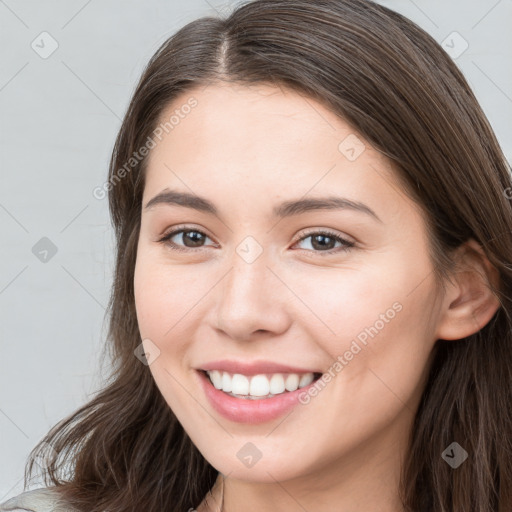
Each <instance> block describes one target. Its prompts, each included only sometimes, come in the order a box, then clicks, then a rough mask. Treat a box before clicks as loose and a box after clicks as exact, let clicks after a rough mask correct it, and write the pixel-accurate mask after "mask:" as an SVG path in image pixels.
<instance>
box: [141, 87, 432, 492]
mask: <svg viewBox="0 0 512 512" xmlns="http://www.w3.org/2000/svg"><path fill="white" fill-rule="evenodd" d="M191 98H193V100H192V101H193V102H194V104H195V106H194V107H193V108H190V109H189V108H183V106H184V105H187V104H192V103H191ZM176 109H181V112H182V113H183V112H187V113H186V114H182V115H181V116H179V123H176V124H174V125H173V129H172V130H168V133H167V134H165V135H164V136H163V137H162V140H161V141H159V142H158V143H157V145H156V146H155V147H154V148H153V149H152V150H151V154H150V159H149V166H148V169H147V175H146V182H145V190H144V196H143V211H142V217H141V230H140V238H139V243H138V249H137V251H138V252H137V262H136V268H135V281H134V285H135V299H136V309H137V317H138V323H139V328H140V333H141V337H142V339H143V340H144V347H145V348H146V349H147V351H148V352H150V354H153V356H155V355H156V357H154V359H153V361H152V362H151V364H150V365H149V370H150V371H151V373H152V375H153V377H154V379H155V381H156V384H157V386H158V388H159V390H160V391H161V393H162V395H163V397H164V398H165V400H166V402H167V403H168V404H169V406H170V407H171V409H172V410H173V412H174V413H175V415H176V416H177V418H178V419H179V421H180V422H181V424H182V425H183V427H184V429H185V430H186V432H187V433H188V435H189V436H190V438H191V439H192V441H193V442H194V444H195V445H196V446H197V447H198V449H199V450H200V451H201V452H202V454H203V455H204V457H205V458H206V459H207V460H208V461H209V462H210V463H211V464H212V465H213V466H214V467H215V468H216V469H217V470H219V471H221V472H222V473H223V474H225V475H228V474H229V475H230V476H231V477H236V478H238V479H241V480H247V481H249V480H250V481H255V482H256V481H257V482H273V481H275V480H279V481H283V480H290V479H298V478H306V477H307V476H308V475H310V476H311V475H320V474H322V473H325V474H324V476H327V478H336V471H337V470H341V468H342V467H343V468H347V467H352V468H357V467H359V466H360V465H361V461H363V460H368V459H371V460H373V461H375V462H378V460H382V461H384V460H390V459H396V457H398V454H399V453H400V447H401V446H402V445H403V443H404V442H405V441H406V439H407V434H408V432H409V429H410V427H411V422H412V420H413V413H414V412H415V410H416V407H417V404H418V401H419V398H420V395H421V392H422V390H423V386H424V383H425V377H426V372H427V369H428V366H429V362H430V356H431V353H432V348H433V346H434V343H435V340H436V325H437V321H438V318H439V300H438V298H439V297H438V292H437V291H436V288H435V281H434V274H433V267H432V263H431V260H430V258H429V251H428V238H427V232H426V225H425V222H424V218H423V216H422V212H421V210H420V208H419V207H418V206H417V205H416V204H414V203H413V202H412V201H411V200H410V199H409V198H408V197H407V196H406V195H405V193H404V192H403V190H402V188H401V187H400V185H399V184H398V181H397V179H396V175H395V171H394V170H393V168H392V167H391V166H390V164H389V162H388V161H387V159H386V158H385V157H383V156H382V155H381V154H379V153H378V152H376V151H375V150H374V149H372V147H371V146H370V145H369V143H368V142H367V141H365V140H364V139H363V138H362V136H360V135H359V134H357V133H356V132H355V131H354V129H352V128H351V127H350V126H349V125H348V124H347V123H346V122H344V121H343V120H342V119H340V118H338V117H337V116H336V115H335V114H333V113H332V112H331V111H329V110H328V109H326V108H325V107H324V106H322V105H321V104H319V103H317V102H315V101H314V100H312V99H310V98H305V97H303V96H301V95H298V94H296V93H294V92H291V91H289V90H282V89H279V88H275V87H272V86H270V85H268V86H267V85H261V84H260V85H258V86H250V87H248V86H233V85H226V84H223V85H220V84H219V85H212V86H209V87H207V88H197V89H194V90H192V91H188V92H187V93H184V94H183V95H182V96H180V97H179V98H177V99H176V100H175V101H174V102H173V103H172V105H170V106H169V108H168V109H167V110H166V112H165V115H164V116H163V118H162V119H163V120H168V119H169V118H170V116H171V115H172V114H173V113H174V111H175V110H176ZM180 194H192V195H194V196H199V197H201V198H203V199H204V200H205V201H201V200H196V201H195V202H194V203H193V204H191V203H190V202H189V203H186V201H185V200H184V199H183V196H180ZM154 198H156V199H155V200H154V201H152V204H151V205H150V206H148V207H146V205H147V203H148V202H149V201H150V200H152V199H154ZM328 200H330V202H329V201H328ZM296 201H303V203H299V204H298V205H295V206H294V205H292V203H293V202H296ZM304 201H306V202H304ZM326 201H327V202H326ZM163 239H165V240H163ZM162 240H163V241H162ZM271 363H273V364H274V366H271ZM212 368H216V369H217V370H218V372H217V373H213V374H212V378H213V380H214V381H216V383H217V384H216V385H214V384H212V383H211V382H210V379H209V378H208V376H207V374H205V372H204V371H202V370H205V369H212ZM223 370H225V373H226V375H224V372H223ZM311 373H312V374H313V376H311V375H310V374H311ZM235 374H237V375H238V377H237V376H234V375H235ZM263 374H264V375H265V377H262V375H263ZM256 375H259V377H257V378H256V379H254V377H255V376H256ZM276 375H277V376H276ZM279 375H280V376H279ZM295 375H297V377H296V376H295ZM319 376H320V378H318V379H317V380H315V381H313V382H310V380H311V378H312V377H313V378H317V377H319ZM253 380H254V381H255V382H256V384H254V383H253ZM297 382H298V384H299V385H302V387H300V388H298V389H297V390H296V391H293V389H294V388H296V386H297ZM222 384H223V385H224V389H225V390H224V391H223V390H222V389H217V388H218V387H220V386H222ZM283 384H284V386H285V391H284V392H281V391H283V389H282V388H283ZM229 386H231V388H230V387H229ZM286 386H288V387H289V388H290V390H287V389H286ZM230 389H231V390H232V391H231V393H232V394H233V391H234V392H235V393H234V394H237V395H238V396H240V395H248V394H250V395H251V396H257V395H261V396H265V395H267V394H269V393H270V394H272V391H273V392H274V396H273V397H270V398H269V397H267V398H261V397H260V398H258V399H255V400H251V399H248V398H241V397H235V396H231V395H230V394H229V390H230ZM271 390H272V391H271ZM374 466H375V465H374ZM377 466H378V464H377V465H376V466H375V467H377Z"/></svg>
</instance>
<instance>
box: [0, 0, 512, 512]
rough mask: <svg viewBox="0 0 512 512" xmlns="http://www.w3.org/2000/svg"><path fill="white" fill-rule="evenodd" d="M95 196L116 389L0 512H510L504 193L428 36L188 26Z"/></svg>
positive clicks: (485, 130) (510, 274)
mask: <svg viewBox="0 0 512 512" xmlns="http://www.w3.org/2000/svg"><path fill="white" fill-rule="evenodd" d="M102 191H104V192H105V193H106V192H108V194H109V201H110V203H109V204H110V209H111V216H112V220H113V224H114V227H115V230H116V236H117V261H116V273H115V280H114V287H113V294H112V300H111V304H110V313H111V315H110V334H109V339H110V341H111V344H112V345H111V346H112V349H113V356H114V357H113V360H114V365H115V368H114V370H113V374H112V379H111V381H110V382H109V383H108V384H107V385H106V387H105V389H104V390H103V391H101V392H100V393H98V395H97V397H95V398H94V399H93V400H92V401H91V402H90V403H88V404H86V405H85V406H83V407H82V408H80V409H79V410H78V411H77V412H76V413H75V414H73V415H72V416H71V417H69V418H66V420H64V421H63V422H61V423H60V424H58V425H57V426H56V427H54V429H52V430H51V431H50V432H49V434H48V435H47V436H46V437H45V439H44V440H43V443H46V444H41V445H38V446H37V447H36V448H35V449H34V450H33V452H32V455H33V456H34V457H35V456H38V457H42V456H44V454H45V453H48V454H49V455H48V460H47V472H46V473H45V476H46V477H47V480H45V481H46V483H47V485H48V486H49V487H48V489H45V490H43V491H32V494H31V495H29V494H28V493H25V494H24V495H20V496H19V497H17V498H14V500H11V501H10V502H8V503H7V504H4V508H1V507H0V510H16V508H14V507H25V510H36V511H37V510H42V506H43V505H40V504H38V503H35V505H34V504H31V502H34V500H38V499H41V498H45V497H49V496H50V494H49V493H53V494H52V495H53V496H54V498H55V499H56V498H58V499H59V502H58V503H57V502H55V501H54V502H53V507H54V510H56V511H58V510H76V511H88V512H96V511H98V512H99V511H104V510H109V511H119V512H120V511H128V510H145V511H155V512H156V511H159V512H160V511H162V510H172V511H177V512H180V511H183V512H185V511H189V510H193V509H196V510H197V511H198V512H213V511H223V512H232V511H238V510H242V509H243V510H246V511H253V510H254V511H255V510H258V511H267V510H274V511H277V510H278V511H282V512H285V511H292V510H310V511H313V510H315V511H332V510H351V511H363V510H364V511H367V510H379V511H381V512H397V511H411V512H412V511H421V512H423V511H435V512H441V511H465V512H467V511H482V510H486V511H487V510H489V511H490V510H492V511H497V512H498V511H499V512H502V511H505V510H510V507H511V505H512V468H511V466H512V464H511V463H512V442H511V439H512V413H511V411H510V407H509V404H510V403H511V400H512V387H511V383H512V375H511V368H512V355H511V354H512V351H511V348H512V323H511V313H512V301H511V297H512V235H511V227H512V207H511V203H510V199H509V198H510V197H511V194H510V192H511V191H512V182H511V177H510V174H509V168H508V166H507V163H506V161H505V158H504V156H503V154H502V152H501V150H500V147H499V145H498V143H497V141H496V138H495V136H494V134H493V132H492V130H491V128H490V126H489V124H488V122H487V120H486V118H485V116H484V114H483V113H482V111H481V109H480V107H479V105H478V103H477V101H476V99H475V97H474V95H473V94H472V92H471V90H470V88H469V87H468V85H467V83H466V81H465V80H464V78H463V77H462V75H461V73H460V72H459V70H458V69H457V67H456V66H455V64H454V63H453V62H452V61H451V59H450V57H449V56H448V55H446V54H445V53H444V52H443V50H442V49H441V48H440V47H439V45H438V44H437V43H436V42H435V41H434V40H433V39H432V38H431V37H430V36H428V35H427V34H426V33H425V32H424V31H422V30H421V29H420V28H418V27H417V26H416V25H415V24H413V23H411V22H410V21H408V20H406V19H405V18H403V17H402V16H400V15H398V14H396V13H394V12H392V11H390V10H388V9H386V8H384V7H381V6H379V5H376V4H373V3H370V2H368V1H365V0H324V1H322V2H314V3H313V2H307V1H306V0H256V1H253V2H251V3H247V4H246V5H243V6H241V7H239V8H238V9H237V10H236V11H235V12H233V14H231V15H230V16H229V18H228V19H226V20H222V19H217V18H203V19H200V20H197V21H195V22H193V23H190V24H189V25H187V26H186V27H184V28H183V29H181V30H180V31H179V32H178V33H177V34H176V35H174V36H173V37H172V38H170V39H169V40H168V41H167V42H166V43H164V44H163V45H162V47H161V48H160V49H159V50H158V51H157V53H156V54H155V55H154V56H153V57H152V59H151V60H150V62H149V64H148V66H147V68H146V69H145V71H144V73H143V76H142V77H141V80H140V82H139V84H138V87H137V89H136V91H135V93H134V96H133V98H132V101H131V104H130V106H129V109H128V112H127V114H126V116H125V119H124V121H123V124H122V126H121V129H120V132H119V135H118V138H117V141H116V145H115V149H114V152H113V155H112V160H111V165H110V175H109V179H108V181H107V182H106V183H105V186H104V187H102V188H101V189H100V190H98V191H97V193H98V194H100V193H102ZM50 448H51V450H50ZM66 464H70V465H71V467H72V468H73V475H72V476H71V477H69V476H65V475H66V473H65V465H66ZM32 471H33V460H31V461H30V463H29V465H28V466H27V472H26V478H27V475H30V474H31V472H32ZM43 492H44V493H46V494H44V495H43V494H42V493H43ZM16 500H17V501H16ZM23 500H26V503H27V504H23ZM9 503H10V504H9ZM9 507H10V508H9ZM30 507H32V508H30Z"/></svg>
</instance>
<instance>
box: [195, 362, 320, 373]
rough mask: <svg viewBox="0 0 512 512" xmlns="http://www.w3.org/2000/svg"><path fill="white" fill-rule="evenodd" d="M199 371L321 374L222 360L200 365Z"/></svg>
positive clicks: (289, 367) (287, 367)
mask: <svg viewBox="0 0 512 512" xmlns="http://www.w3.org/2000/svg"><path fill="white" fill-rule="evenodd" d="M199 370H204V371H209V370H219V371H226V372H228V373H231V374H235V373H239V374H242V375H247V376H251V375H259V374H263V373H321V372H319V371H316V370H312V369H308V368H299V367H297V366H288V365H284V364H279V363H275V362H273V361H252V362H243V361H231V360H228V359H223V360H219V361H212V362H210V363H205V364H203V365H201V367H200V368H199Z"/></svg>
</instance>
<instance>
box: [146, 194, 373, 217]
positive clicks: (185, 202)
mask: <svg viewBox="0 0 512 512" xmlns="http://www.w3.org/2000/svg"><path fill="white" fill-rule="evenodd" d="M160 204H165V205H177V206H183V207H186V208H192V209H194V210H198V211H200V212H204V213H209V214H211V215H215V216H219V211H218V209H217V207H216V206H215V205H214V204H213V203H212V202H211V201H209V200H208V199H205V198H204V197H200V196H197V195H195V194H189V193H188V192H178V191H175V190H169V189H164V190H162V192H160V193H159V194H157V195H156V196H155V197H153V198H152V199H150V200H149V201H148V202H147V204H146V206H145V209H147V208H151V207H152V206H156V205H160ZM343 209H346V210H354V211H358V212H362V213H365V214H367V215H369V216H371V217H373V218H374V219H375V220H377V221H379V222H381V223H382V220H381V219H380V218H379V216H378V215H377V214H376V213H375V212H374V211H373V210H372V209H371V208H370V207H369V206H367V205H365V204H364V203H361V202H359V201H352V200H351V199H346V198H343V197H336V196H328V197H318V198H308V199H297V200H292V201H284V202H282V203H281V204H278V205H277V206H275V207H274V209H273V211H272V214H273V216H274V217H278V218H280V219H282V218H285V217H291V216H294V215H300V214H301V213H305V212H308V211H312V210H343Z"/></svg>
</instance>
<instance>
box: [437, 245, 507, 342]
mask: <svg viewBox="0 0 512 512" xmlns="http://www.w3.org/2000/svg"><path fill="white" fill-rule="evenodd" d="M456 258H457V260H458V264H457V266H456V271H455V273H454V275H453V279H452V281H453V282H451V283H449V284H447V287H446V293H445V296H444V298H443V304H442V308H441V312H440V319H439V323H438V327H437V332H436V336H437V338H438V339H443V340H459V339H462V338H465V337H466V336H470V335H471V334H474V333H475V332H478V331H479V330H480V329H482V327H484V326H485V325H486V324H487V323H488V322H489V321H490V320H491V318H492V317H493V316H494V313H496V311H497V310H498V308H499V307H500V302H499V300H498V298H497V297H496V295H495V294H494V293H493V292H492V290H491V288H490V284H491V283H492V285H493V286H494V287H495V288H497V287H498V282H499V273H498V270H497V269H496V267H494V266H493V265H492V264H491V263H490V261H489V260H488V259H487V256H486V255H485V253H484V251H483V249H482V247H481V246H480V244H478V243H477V242H476V241H475V240H473V239H470V240H468V241H467V242H466V243H464V244H463V245H462V246H461V247H460V248H458V249H457V251H456Z"/></svg>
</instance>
